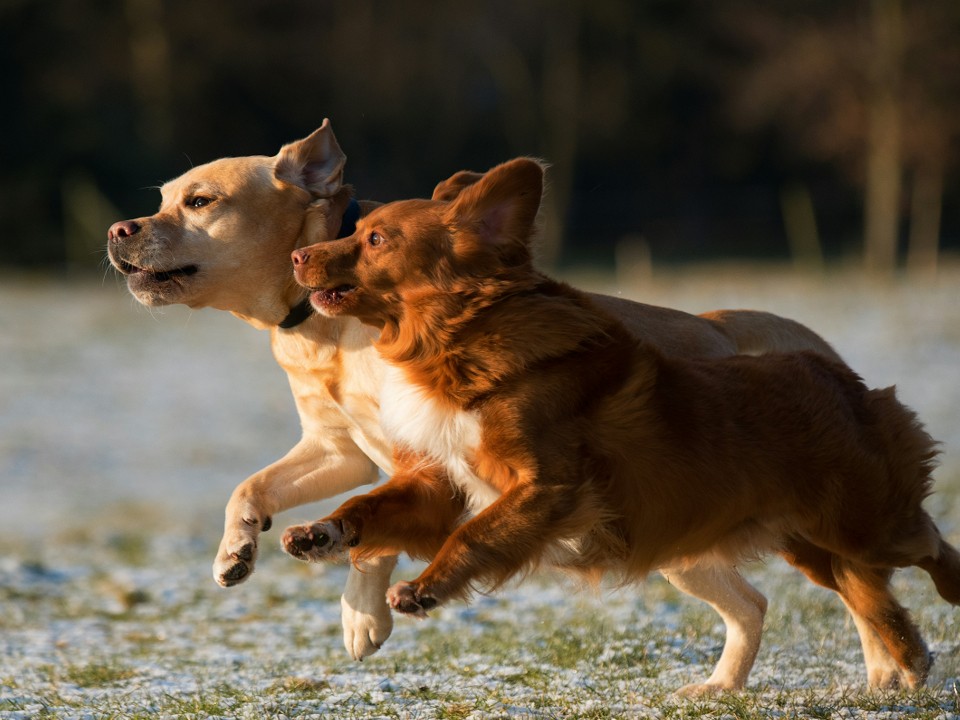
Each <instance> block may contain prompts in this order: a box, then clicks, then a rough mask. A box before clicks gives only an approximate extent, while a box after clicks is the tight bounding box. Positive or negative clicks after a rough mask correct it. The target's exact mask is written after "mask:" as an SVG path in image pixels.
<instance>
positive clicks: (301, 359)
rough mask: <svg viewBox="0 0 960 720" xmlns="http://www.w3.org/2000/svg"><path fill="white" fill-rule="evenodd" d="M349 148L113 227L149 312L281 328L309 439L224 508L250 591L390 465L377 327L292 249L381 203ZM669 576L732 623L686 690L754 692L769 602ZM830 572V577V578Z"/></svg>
mask: <svg viewBox="0 0 960 720" xmlns="http://www.w3.org/2000/svg"><path fill="white" fill-rule="evenodd" d="M345 161H346V157H345V155H344V154H343V152H342V151H341V150H340V147H339V146H338V144H337V141H336V139H335V137H334V134H333V131H332V129H331V127H330V124H329V122H328V121H326V120H324V122H323V125H322V126H321V127H320V128H319V129H318V130H316V131H315V132H314V133H313V134H311V135H310V136H309V137H306V138H304V139H303V140H300V141H298V142H294V143H291V144H288V145H285V146H284V147H283V148H281V149H280V152H279V153H278V154H277V155H275V156H272V157H266V156H254V157H240V158H223V159H219V160H215V161H213V162H210V163H207V164H205V165H201V166H199V167H195V168H192V169H191V170H189V171H188V172H186V173H184V174H183V175H181V176H180V177H178V178H175V179H174V180H171V181H169V182H168V183H166V184H165V185H164V186H163V187H162V188H161V196H162V200H161V204H160V209H159V211H158V212H157V213H156V214H155V215H152V216H150V217H144V218H138V219H136V220H126V221H123V222H118V223H115V224H114V225H113V226H111V228H110V230H109V233H108V253H109V257H110V260H111V262H112V263H113V265H114V267H115V268H116V269H117V270H118V271H119V272H120V273H122V274H123V275H124V276H126V279H127V284H128V287H129V289H130V291H131V292H132V293H133V295H134V296H135V297H136V298H137V299H138V300H139V301H140V302H142V303H143V304H145V305H153V306H157V305H168V304H173V303H181V304H184V305H188V306H190V307H193V308H199V307H213V308H219V309H221V310H227V311H229V312H231V313H233V314H234V315H236V316H237V317H239V318H241V319H243V320H245V321H246V322H248V323H250V324H251V325H253V326H254V327H256V328H261V329H268V330H269V331H270V337H271V346H272V349H273V353H274V356H275V357H276V359H277V362H279V363H280V365H281V366H282V367H283V369H284V370H286V372H287V374H288V376H289V380H290V387H291V390H292V391H293V396H294V400H295V402H296V406H297V410H298V412H299V415H300V421H301V425H302V430H303V433H302V437H301V439H300V441H299V442H298V443H297V444H296V445H295V446H294V447H293V449H292V450H290V452H289V453H287V455H286V456H284V457H283V458H281V459H280V460H278V461H277V462H275V463H273V464H272V465H270V466H268V467H266V468H264V469H263V470H261V471H259V472H257V473H255V474H254V475H252V476H251V477H249V478H247V479H246V480H245V481H244V482H242V483H241V484H240V485H239V486H237V488H236V489H235V490H234V492H233V494H232V496H231V497H230V500H229V502H228V503H227V507H226V518H225V523H224V534H223V539H222V540H221V542H220V548H219V550H218V552H217V556H216V559H215V560H214V564H213V576H214V578H215V579H216V581H217V582H218V583H220V584H221V585H223V586H225V587H226V586H231V585H236V584H237V583H240V582H242V581H243V580H245V579H246V578H247V577H249V576H250V573H252V572H253V568H254V564H255V562H256V557H257V546H258V542H259V536H260V533H261V532H263V531H266V530H268V529H269V528H270V526H271V524H272V518H273V517H274V516H275V515H276V514H277V513H279V512H282V511H284V510H287V509H289V508H292V507H296V506H298V505H301V504H304V503H308V502H314V501H318V500H322V499H325V498H329V497H331V496H333V495H336V494H338V493H341V492H344V491H346V490H351V489H353V488H356V487H358V486H360V485H363V484H366V483H372V482H375V481H376V480H377V477H378V468H380V469H382V470H383V471H384V472H386V473H388V474H389V473H390V471H391V451H390V448H389V447H388V445H387V443H386V441H385V440H384V435H383V432H382V431H381V428H380V424H379V393H380V386H381V379H382V374H383V365H382V361H381V360H380V359H379V357H378V355H377V353H376V351H375V350H374V349H373V340H374V339H375V336H374V334H373V333H374V332H375V331H374V330H372V329H370V328H368V327H364V326H362V325H361V324H360V323H359V322H358V321H357V320H356V319H354V318H348V317H337V318H327V317H323V316H320V315H316V314H313V313H311V312H310V309H309V303H308V302H307V300H306V291H304V290H303V289H302V288H300V287H299V286H298V285H297V284H296V282H295V281H294V278H293V273H292V268H291V263H290V254H291V252H292V251H293V250H294V249H296V248H298V247H301V246H304V245H308V244H312V243H315V242H318V241H320V240H324V239H330V238H333V237H336V236H337V235H343V234H349V233H350V232H351V231H352V222H353V221H354V220H355V219H356V217H357V216H358V215H359V214H361V213H363V212H364V211H366V210H368V209H370V208H371V207H373V206H374V203H365V202H362V203H357V202H356V201H355V200H353V198H352V189H351V188H350V187H349V186H347V185H345V184H344V182H343V170H344V164H345ZM477 177H479V175H476V174H473V173H466V172H461V173H457V174H456V175H454V176H452V177H451V178H450V179H449V180H447V181H444V182H443V183H440V185H438V186H437V189H436V190H435V192H434V197H435V198H436V199H452V198H453V197H455V196H456V195H457V194H458V193H459V191H460V190H461V189H462V188H463V187H465V186H466V185H469V184H470V183H472V182H474V181H475V180H476V178H477ZM596 300H597V301H598V302H600V303H601V304H602V305H603V306H604V307H605V308H606V309H607V310H609V311H610V312H612V313H614V314H616V315H617V316H618V317H620V318H621V319H622V320H623V322H624V323H625V324H626V325H627V326H628V327H629V328H630V329H631V331H632V332H636V333H638V334H642V335H643V337H644V338H645V339H646V340H647V341H648V342H653V343H656V344H657V345H658V346H659V347H660V349H661V350H663V351H664V352H666V353H668V354H672V355H676V356H682V357H719V356H724V355H732V354H737V353H746V354H759V353H764V352H769V351H779V350H784V351H789V350H814V351H817V352H820V353H822V354H824V355H828V356H830V357H833V358H835V359H836V357H837V356H836V354H835V353H834V352H833V350H832V349H831V348H830V347H829V346H828V345H827V343H826V342H824V341H823V340H822V339H821V338H820V337H818V336H817V335H816V334H815V333H813V332H812V331H810V330H809V329H807V328H806V327H804V326H803V325H800V324H798V323H796V322H793V321H791V320H787V319H785V318H780V317H777V316H775V315H771V314H768V313H763V312H756V311H718V312H713V313H707V314H705V315H701V316H694V315H689V314H687V313H683V312H679V311H676V310H669V309H666V308H659V307H653V306H650V305H643V304H639V303H634V302H630V301H627V300H623V299H619V298H613V297H606V296H598V297H596ZM819 561H820V558H819V557H818V556H816V554H815V553H813V552H812V551H811V552H810V553H805V552H804V548H800V549H799V551H798V552H797V553H796V556H795V560H794V559H791V562H793V563H794V564H795V565H796V566H797V567H798V568H799V569H800V570H802V571H804V572H805V573H807V574H808V575H809V576H810V577H811V578H813V579H814V580H815V581H816V579H817V577H818V574H819V567H818V562H819ZM395 563H396V558H386V559H381V560H378V561H376V562H371V563H370V564H368V565H366V566H364V567H362V568H360V569H358V568H351V571H350V575H349V576H348V579H347V585H346V588H345V589H344V594H343V598H342V603H341V605H342V608H343V627H344V643H345V645H346V647H347V650H348V651H349V653H350V655H351V656H352V657H354V658H356V659H362V658H363V657H365V656H368V655H370V654H372V653H374V652H376V651H377V649H378V648H379V647H380V646H381V644H382V643H383V642H384V641H385V640H386V639H387V637H388V636H389V635H390V632H391V630H392V627H393V624H392V623H393V621H392V617H391V614H390V611H389V608H388V606H387V603H386V599H385V598H386V590H387V588H388V586H389V582H390V574H391V571H392V570H393V567H394V565H395ZM663 574H664V575H665V576H666V577H667V578H668V579H669V580H670V582H672V583H673V584H674V585H675V586H676V587H677V588H679V589H680V590H682V591H684V592H686V593H688V594H690V595H692V596H694V597H697V598H700V599H702V600H704V601H705V602H707V603H709V604H710V605H711V606H712V607H713V608H714V609H715V610H716V611H717V612H718V613H719V614H720V616H721V617H722V618H723V621H724V623H725V624H726V628H727V632H726V643H725V645H724V649H723V652H722V654H721V657H720V660H719V662H718V664H717V666H716V669H715V670H714V672H713V674H712V675H711V676H710V678H709V679H708V680H707V681H706V682H705V683H701V684H696V685H691V686H688V687H687V688H684V690H685V691H686V692H687V693H701V692H712V691H716V690H721V689H735V688H740V687H742V686H743V684H744V682H745V680H746V677H747V675H748V673H749V671H750V669H751V667H752V665H753V662H754V659H755V657H756V653H757V650H758V648H759V644H760V636H761V632H762V625H763V617H764V613H765V611H766V599H765V598H764V596H763V595H762V594H761V593H759V592H758V591H757V590H756V589H754V588H753V587H752V586H751V585H749V584H748V583H747V582H746V581H745V580H744V579H743V578H742V577H741V575H740V574H739V572H738V571H737V569H736V568H735V567H732V566H727V567H716V566H708V565H706V564H704V565H703V566H698V565H694V566H692V567H684V568H675V569H668V570H666V571H664V572H663ZM819 577H821V578H822V574H819ZM854 622H855V623H856V625H857V628H858V630H859V632H860V636H861V641H862V644H863V649H864V655H865V660H866V665H867V673H868V681H869V683H870V684H871V685H872V686H896V685H898V684H900V683H901V682H902V681H903V680H904V679H903V678H902V676H901V673H900V670H899V668H898V666H897V664H896V663H895V662H894V661H893V659H892V658H891V656H890V654H889V652H887V650H886V648H885V647H884V645H883V643H882V642H881V641H880V639H879V637H878V636H877V635H876V634H875V633H874V632H873V631H872V630H871V629H870V628H869V627H868V626H867V625H866V623H865V622H864V621H863V619H862V618H860V617H859V616H857V615H856V614H855V613H854Z"/></svg>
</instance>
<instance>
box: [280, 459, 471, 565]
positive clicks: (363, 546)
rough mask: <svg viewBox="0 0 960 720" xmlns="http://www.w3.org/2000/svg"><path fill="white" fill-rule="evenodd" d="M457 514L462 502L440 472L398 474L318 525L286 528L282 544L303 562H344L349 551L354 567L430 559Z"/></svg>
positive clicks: (436, 470)
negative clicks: (399, 557)
mask: <svg viewBox="0 0 960 720" xmlns="http://www.w3.org/2000/svg"><path fill="white" fill-rule="evenodd" d="M462 513H463V501H462V498H461V497H460V496H458V495H455V494H454V493H453V491H452V489H451V487H450V482H449V481H448V480H447V477H446V475H445V474H444V473H443V471H442V470H440V469H439V468H437V467H433V468H427V469H421V470H420V472H418V473H417V474H416V475H408V474H406V473H403V472H401V473H398V474H397V475H394V476H393V477H392V478H391V479H390V480H389V481H388V482H387V483H385V484H384V485H381V486H380V487H378V488H374V489H373V490H371V491H370V492H368V493H367V494H365V495H358V496H356V497H353V498H350V499H349V500H347V501H346V502H344V503H343V505H341V506H340V507H339V508H337V510H336V511H334V512H333V513H332V514H330V515H328V516H327V517H325V518H323V519H322V520H318V521H317V522H315V523H308V524H306V525H294V526H292V527H289V528H287V529H286V531H284V533H283V538H282V539H281V543H282V545H283V549H284V550H286V552H288V553H289V554H290V555H292V556H293V557H295V558H298V559H300V560H306V561H308V562H323V561H325V560H339V559H343V558H345V557H346V555H347V553H348V552H350V551H351V550H353V553H352V554H353V560H354V562H361V561H363V560H365V559H369V558H374V557H380V556H383V555H396V554H397V553H400V552H406V553H409V554H410V555H412V556H414V557H419V558H430V557H433V555H434V554H435V553H436V552H437V550H439V549H440V547H441V546H442V545H443V543H444V541H446V540H447V538H448V537H449V536H450V533H451V532H452V531H453V528H454V527H455V526H456V523H457V521H458V519H459V518H460V516H461V515H462Z"/></svg>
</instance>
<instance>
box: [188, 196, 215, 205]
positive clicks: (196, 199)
mask: <svg viewBox="0 0 960 720" xmlns="http://www.w3.org/2000/svg"><path fill="white" fill-rule="evenodd" d="M212 202H213V198H208V197H204V196H203V195H194V196H193V197H188V198H187V202H186V205H187V207H192V208H202V207H206V206H207V205H209V204H210V203H212Z"/></svg>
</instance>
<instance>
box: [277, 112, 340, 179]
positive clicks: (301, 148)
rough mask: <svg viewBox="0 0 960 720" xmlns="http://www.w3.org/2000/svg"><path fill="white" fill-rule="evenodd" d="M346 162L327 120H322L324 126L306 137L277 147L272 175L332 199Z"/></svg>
mask: <svg viewBox="0 0 960 720" xmlns="http://www.w3.org/2000/svg"><path fill="white" fill-rule="evenodd" d="M346 162H347V156H346V155H344V154H343V150H341V149H340V146H339V145H338V144H337V138H336V137H334V135H333V128H332V127H330V121H329V120H328V119H326V118H324V120H323V125H321V126H320V127H319V129H317V130H315V131H314V132H313V133H311V134H310V135H309V136H307V137H305V138H304V139H303V140H297V141H296V142H292V143H289V144H288V145H284V146H283V147H282V148H280V153H279V154H278V155H277V161H276V164H275V165H274V170H273V172H274V174H275V175H276V176H277V178H278V179H280V180H285V181H286V182H289V183H293V184H294V185H299V186H300V187H302V188H303V189H304V190H306V191H308V192H309V193H311V194H312V195H313V196H314V197H332V196H333V195H336V194H337V191H338V190H340V187H341V186H342V185H343V166H344V165H345V164H346Z"/></svg>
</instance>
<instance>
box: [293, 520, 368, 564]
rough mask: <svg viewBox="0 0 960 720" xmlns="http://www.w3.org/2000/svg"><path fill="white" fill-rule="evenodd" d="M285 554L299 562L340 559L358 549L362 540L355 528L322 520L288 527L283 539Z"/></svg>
mask: <svg viewBox="0 0 960 720" xmlns="http://www.w3.org/2000/svg"><path fill="white" fill-rule="evenodd" d="M280 542H281V544H282V545H283V549H284V552H286V553H287V554H288V555H292V556H293V557H295V558H297V559H298V560H304V561H306V562H322V561H324V560H329V559H333V558H338V557H340V556H341V555H343V554H344V553H346V552H347V550H348V549H349V548H352V547H356V545H357V544H358V543H359V542H360V538H359V536H358V535H357V533H356V531H355V530H354V529H353V526H352V525H350V524H349V523H346V522H344V521H341V520H321V521H319V522H315V523H312V524H310V525H293V526H291V527H288V528H287V529H286V530H285V531H284V533H283V538H281V541H280Z"/></svg>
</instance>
